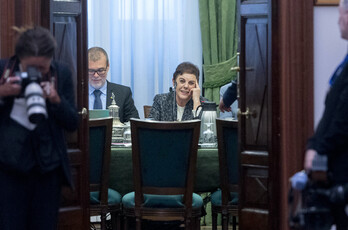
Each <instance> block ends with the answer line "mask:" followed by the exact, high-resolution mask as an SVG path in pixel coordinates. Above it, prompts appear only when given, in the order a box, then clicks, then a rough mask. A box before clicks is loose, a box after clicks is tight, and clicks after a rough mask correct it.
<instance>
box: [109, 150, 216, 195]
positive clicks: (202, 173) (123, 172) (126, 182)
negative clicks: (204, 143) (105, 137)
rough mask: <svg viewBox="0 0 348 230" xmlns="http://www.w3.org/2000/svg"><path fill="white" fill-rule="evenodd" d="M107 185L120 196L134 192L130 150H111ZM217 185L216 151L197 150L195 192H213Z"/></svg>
mask: <svg viewBox="0 0 348 230" xmlns="http://www.w3.org/2000/svg"><path fill="white" fill-rule="evenodd" d="M109 183H110V184H109V187H110V188H112V189H115V190H116V191H118V192H119V193H121V195H124V194H126V193H128V192H131V191H134V188H133V169H132V149H131V148H125V147H112V148H111V162H110V182H109ZM219 185H220V182H219V157H218V151H217V149H203V148H200V149H198V155H197V170H196V179H195V192H197V193H202V192H213V191H215V190H216V189H217V188H218V187H219Z"/></svg>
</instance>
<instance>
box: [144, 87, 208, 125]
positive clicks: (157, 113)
mask: <svg viewBox="0 0 348 230" xmlns="http://www.w3.org/2000/svg"><path fill="white" fill-rule="evenodd" d="M200 100H201V103H202V102H203V101H207V100H206V99H205V98H204V97H202V96H201V97H200ZM192 110H193V101H192V99H190V100H189V101H188V102H187V104H186V106H185V110H184V113H183V115H182V119H181V120H182V121H185V120H193V119H194V115H193V113H192ZM197 116H198V114H197ZM149 117H150V118H152V119H154V120H156V121H176V120H177V104H176V100H175V93H174V91H171V92H169V93H164V94H157V95H156V96H155V97H154V99H153V105H152V108H151V111H150V115H149Z"/></svg>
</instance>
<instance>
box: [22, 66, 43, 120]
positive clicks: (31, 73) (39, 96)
mask: <svg viewBox="0 0 348 230" xmlns="http://www.w3.org/2000/svg"><path fill="white" fill-rule="evenodd" d="M16 76H19V77H20V79H21V80H20V82H19V84H20V85H21V86H22V92H21V93H20V95H19V97H20V98H23V97H24V98H25V101H26V105H27V114H28V118H29V121H30V122H31V123H33V124H38V123H39V122H40V121H42V120H43V119H45V118H47V110H46V101H45V98H44V97H43V91H42V88H41V86H40V82H41V80H42V76H41V72H40V71H39V70H38V69H37V68H35V67H33V66H28V67H27V72H18V73H16Z"/></svg>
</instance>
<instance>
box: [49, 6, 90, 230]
mask: <svg viewBox="0 0 348 230" xmlns="http://www.w3.org/2000/svg"><path fill="white" fill-rule="evenodd" d="M42 4H43V5H42V7H43V8H44V10H43V12H44V13H43V15H42V23H43V24H44V26H46V27H47V28H50V30H51V31H52V33H53V35H54V37H55V38H56V40H57V44H58V49H57V52H56V55H55V59H56V60H60V61H63V62H65V63H67V64H68V65H69V66H70V68H71V71H72V75H73V80H74V86H75V94H76V98H77V101H76V103H77V107H78V110H79V111H80V113H81V119H80V126H79V129H78V131H77V132H75V133H73V134H66V135H67V140H68V147H69V159H70V163H71V169H72V175H73V180H74V185H75V189H74V190H71V189H70V188H67V187H65V188H63V192H62V203H61V208H60V212H59V215H60V217H59V229H64V230H77V229H81V230H82V229H83V230H86V229H88V228H89V182H88V176H87V175H88V173H87V172H88V167H87V166H88V164H87V162H88V159H87V156H88V144H87V143H88V128H87V127H88V126H87V121H88V120H87V108H88V91H87V86H88V78H87V77H88V74H87V68H88V67H87V65H88V64H87V22H86V17H87V16H86V15H87V6H86V4H87V1H86V0H80V1H76V0H74V1H69V0H66V1H63V0H59V1H56V0H55V1H53V0H50V1H43V2H42Z"/></svg>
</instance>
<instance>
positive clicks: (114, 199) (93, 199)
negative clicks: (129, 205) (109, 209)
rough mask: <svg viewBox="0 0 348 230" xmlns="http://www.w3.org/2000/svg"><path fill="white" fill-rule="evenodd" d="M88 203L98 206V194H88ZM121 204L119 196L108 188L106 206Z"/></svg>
mask: <svg viewBox="0 0 348 230" xmlns="http://www.w3.org/2000/svg"><path fill="white" fill-rule="evenodd" d="M89 201H90V203H91V204H99V203H100V200H99V192H90V198H89ZM119 203H121V194H120V193H118V192H117V191H115V190H113V189H111V188H109V189H108V204H119Z"/></svg>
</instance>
